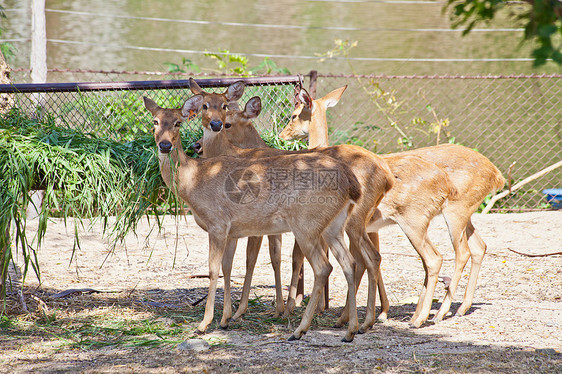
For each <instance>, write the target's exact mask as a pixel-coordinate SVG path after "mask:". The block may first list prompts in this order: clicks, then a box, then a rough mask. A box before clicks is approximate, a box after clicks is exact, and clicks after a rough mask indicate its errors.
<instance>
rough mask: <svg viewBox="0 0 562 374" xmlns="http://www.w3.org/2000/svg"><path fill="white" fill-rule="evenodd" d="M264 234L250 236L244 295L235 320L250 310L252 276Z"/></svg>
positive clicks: (233, 318)
mask: <svg viewBox="0 0 562 374" xmlns="http://www.w3.org/2000/svg"><path fill="white" fill-rule="evenodd" d="M262 239H263V237H262V236H250V237H248V244H247V246H246V274H245V276H244V286H243V288H242V297H241V298H240V303H239V304H238V309H237V310H236V313H235V314H234V317H232V320H233V321H236V320H238V319H239V318H240V317H242V315H243V314H244V313H246V311H247V310H248V299H249V298H250V287H251V286H252V276H253V274H254V269H255V267H256V262H257V260H258V254H259V251H260V247H261V242H262Z"/></svg>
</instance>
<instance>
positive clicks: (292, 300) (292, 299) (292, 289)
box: [283, 240, 304, 318]
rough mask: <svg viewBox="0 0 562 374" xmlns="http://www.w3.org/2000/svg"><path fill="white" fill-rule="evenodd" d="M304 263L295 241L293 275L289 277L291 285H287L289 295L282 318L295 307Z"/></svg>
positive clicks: (286, 316) (287, 315)
mask: <svg viewBox="0 0 562 374" xmlns="http://www.w3.org/2000/svg"><path fill="white" fill-rule="evenodd" d="M303 263H304V255H303V253H302V251H301V249H300V246H299V244H298V243H297V241H296V240H295V245H294V247H293V261H292V266H293V273H292V275H291V284H290V285H289V295H288V296H287V305H286V306H285V312H284V313H283V318H288V317H289V315H290V314H291V313H293V311H294V310H295V307H296V298H297V283H298V282H299V273H300V269H301V267H302V265H303Z"/></svg>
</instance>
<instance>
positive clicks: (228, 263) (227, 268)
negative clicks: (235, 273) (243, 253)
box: [220, 239, 238, 329]
mask: <svg viewBox="0 0 562 374" xmlns="http://www.w3.org/2000/svg"><path fill="white" fill-rule="evenodd" d="M237 244H238V240H236V239H228V240H227V241H226V247H225V250H224V255H223V256H222V274H223V275H224V303H223V309H222V319H221V322H220V327H221V328H222V329H226V328H227V327H228V321H229V320H230V317H232V294H231V291H230V276H231V274H232V263H233V261H234V253H235V252H236V245H237Z"/></svg>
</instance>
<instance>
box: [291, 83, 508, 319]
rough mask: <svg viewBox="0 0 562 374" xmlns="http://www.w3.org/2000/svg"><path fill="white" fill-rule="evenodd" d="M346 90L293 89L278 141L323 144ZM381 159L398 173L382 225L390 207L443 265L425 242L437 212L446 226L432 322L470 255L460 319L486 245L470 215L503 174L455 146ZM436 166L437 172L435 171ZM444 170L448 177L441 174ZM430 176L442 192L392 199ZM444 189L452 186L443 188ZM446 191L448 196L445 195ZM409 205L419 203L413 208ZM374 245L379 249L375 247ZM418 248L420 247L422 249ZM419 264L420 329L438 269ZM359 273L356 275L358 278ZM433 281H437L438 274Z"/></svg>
mask: <svg viewBox="0 0 562 374" xmlns="http://www.w3.org/2000/svg"><path fill="white" fill-rule="evenodd" d="M346 87H347V86H346ZM346 87H342V88H340V89H337V90H334V91H332V92H330V93H329V94H328V95H326V96H325V97H323V98H321V99H318V100H313V99H312V98H311V97H310V95H309V94H308V92H306V90H304V89H302V88H301V89H300V90H297V91H296V99H297V107H296V109H295V111H294V112H293V115H292V117H291V120H290V122H289V124H288V125H287V127H285V129H284V130H283V131H282V132H281V134H280V137H281V138H283V139H287V140H288V139H302V138H306V137H308V140H309V147H316V146H323V145H326V144H327V142H328V136H327V134H328V125H327V121H326V110H327V108H328V107H331V106H334V105H335V104H337V102H338V101H339V99H340V97H341V95H342V94H343V92H344V91H345V89H346ZM411 157H414V158H411ZM383 158H384V159H385V160H386V161H387V162H389V164H390V167H391V169H392V170H393V172H394V173H395V174H397V173H398V172H400V173H401V175H402V176H397V183H396V184H395V187H394V188H393V190H392V192H393V194H394V200H393V199H391V197H392V196H391V195H390V194H389V195H388V196H387V197H386V198H385V199H383V201H382V202H381V205H380V206H379V209H380V211H381V212H382V213H383V222H384V218H385V213H384V209H383V208H384V207H387V208H388V207H389V208H390V209H391V211H395V213H394V217H391V216H389V215H387V217H388V218H390V221H394V222H396V223H398V224H399V225H400V227H401V228H402V229H403V230H404V232H405V233H406V235H407V236H408V238H409V239H410V242H411V243H412V244H413V246H414V247H415V248H416V250H417V251H418V253H420V255H421V253H426V254H430V255H431V257H432V258H433V261H438V262H439V264H440V263H441V261H442V260H441V255H440V254H439V252H437V251H436V249H435V248H434V247H433V245H432V244H431V243H430V242H429V240H428V239H427V234H426V231H427V225H428V224H429V222H430V221H431V219H432V218H433V217H434V216H435V215H436V214H437V213H439V212H441V213H442V214H443V216H444V217H445V221H446V222H447V225H448V228H449V234H450V236H451V241H452V243H453V247H454V249H455V259H456V260H455V270H454V274H453V277H452V278H451V282H450V284H449V285H448V287H447V294H446V296H445V299H444V301H443V304H442V306H441V308H440V310H439V312H438V313H437V315H436V316H435V317H434V320H435V321H439V320H441V319H443V317H444V316H445V315H446V314H447V312H448V311H449V309H450V305H451V300H452V297H453V294H454V292H455V289H456V287H457V285H458V282H459V280H460V277H461V275H462V271H463V269H464V267H465V265H466V263H467V262H468V259H469V257H470V258H471V259H472V266H471V271H470V276H469V281H468V285H467V288H466V291H465V296H464V300H463V303H462V305H461V306H460V307H459V309H458V310H457V315H463V314H464V313H466V311H467V310H468V309H469V308H470V306H471V305H472V299H473V296H474V291H475V288H476V281H477V278H478V273H479V270H480V267H481V264H482V259H483V257H484V254H485V252H486V244H485V243H484V241H483V240H482V238H481V237H480V235H478V233H477V232H476V230H475V229H474V226H473V225H472V222H471V220H470V217H471V215H472V214H473V213H474V212H475V211H476V209H477V207H478V206H479V204H480V203H481V202H482V200H484V197H485V196H486V195H487V194H489V193H492V192H494V191H495V190H496V189H499V188H501V187H502V186H503V184H504V179H503V177H502V175H501V172H500V171H499V170H498V169H497V168H496V167H495V166H494V165H493V164H492V163H491V162H490V161H489V160H488V159H487V158H486V157H484V156H483V155H481V154H480V153H478V152H476V151H473V150H471V149H469V148H466V147H463V146H459V145H454V144H443V145H438V146H433V147H426V148H420V149H416V150H410V151H406V152H401V153H395V154H389V155H383ZM421 159H423V160H424V163H420V160H421ZM397 163H398V164H400V165H401V167H400V169H398V168H397V165H398V164H397ZM393 166H394V167H393ZM436 166H437V167H438V168H441V170H437V169H436ZM443 172H445V173H446V174H445V175H443ZM428 173H429V174H433V175H434V177H435V179H434V180H435V181H439V180H442V182H441V183H438V184H437V185H435V187H441V190H440V191H438V190H435V189H434V188H435V187H434V188H428V187H425V186H424V185H421V184H419V185H418V187H417V189H418V191H419V192H417V193H412V194H410V195H409V196H410V198H409V199H408V198H407V196H408V195H404V196H402V197H403V198H404V200H402V203H400V200H397V199H396V196H401V195H402V193H401V190H402V189H403V188H404V187H408V188H411V187H415V186H416V183H418V181H416V179H418V180H419V179H420V178H421V175H422V174H428ZM444 185H449V186H450V187H443V186H444ZM447 190H449V191H450V193H449V194H447V195H445V193H446V191H447ZM444 196H446V200H447V203H446V204H443V202H444ZM424 200H425V203H424V202H423V201H424ZM412 204H417V208H415V206H412ZM403 208H407V209H409V211H410V212H415V210H416V209H419V211H418V213H417V214H403V213H402V212H403V210H402V209H403ZM396 209H398V210H396ZM397 212H398V213H399V214H398V216H396V213H397ZM387 214H388V213H387ZM378 228H380V223H378V224H371V225H370V227H369V229H370V230H374V231H378ZM422 239H423V240H422ZM375 244H376V246H377V247H378V243H375ZM422 245H424V246H423V247H421V246H422ZM422 261H424V268H425V270H426V279H425V286H424V289H423V291H422V296H423V297H420V302H419V303H418V306H417V308H416V312H415V313H414V315H413V317H412V320H411V323H412V324H413V325H414V326H416V327H419V326H421V324H422V323H423V322H424V321H425V320H426V319H427V318H428V316H429V310H430V308H431V299H432V294H431V295H430V294H429V293H430V291H431V292H433V291H432V290H431V289H430V287H431V288H434V287H433V285H432V284H429V281H428V277H430V274H432V273H433V272H434V271H435V269H437V266H435V267H434V268H433V269H430V268H428V264H427V262H425V261H426V260H424V256H422ZM357 275H358V276H359V274H357ZM433 279H436V276H434V277H433ZM431 283H433V282H431ZM379 291H380V290H379ZM381 294H382V292H381ZM422 299H423V300H424V301H423V302H422ZM420 304H421V305H420Z"/></svg>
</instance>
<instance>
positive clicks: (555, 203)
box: [542, 188, 562, 209]
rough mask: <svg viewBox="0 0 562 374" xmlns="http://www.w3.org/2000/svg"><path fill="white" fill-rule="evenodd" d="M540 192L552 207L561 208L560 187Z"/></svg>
mask: <svg viewBox="0 0 562 374" xmlns="http://www.w3.org/2000/svg"><path fill="white" fill-rule="evenodd" d="M542 193H543V194H545V195H546V202H547V203H549V204H550V205H551V206H552V207H553V208H554V209H562V188H550V189H548V190H543V191H542Z"/></svg>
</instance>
